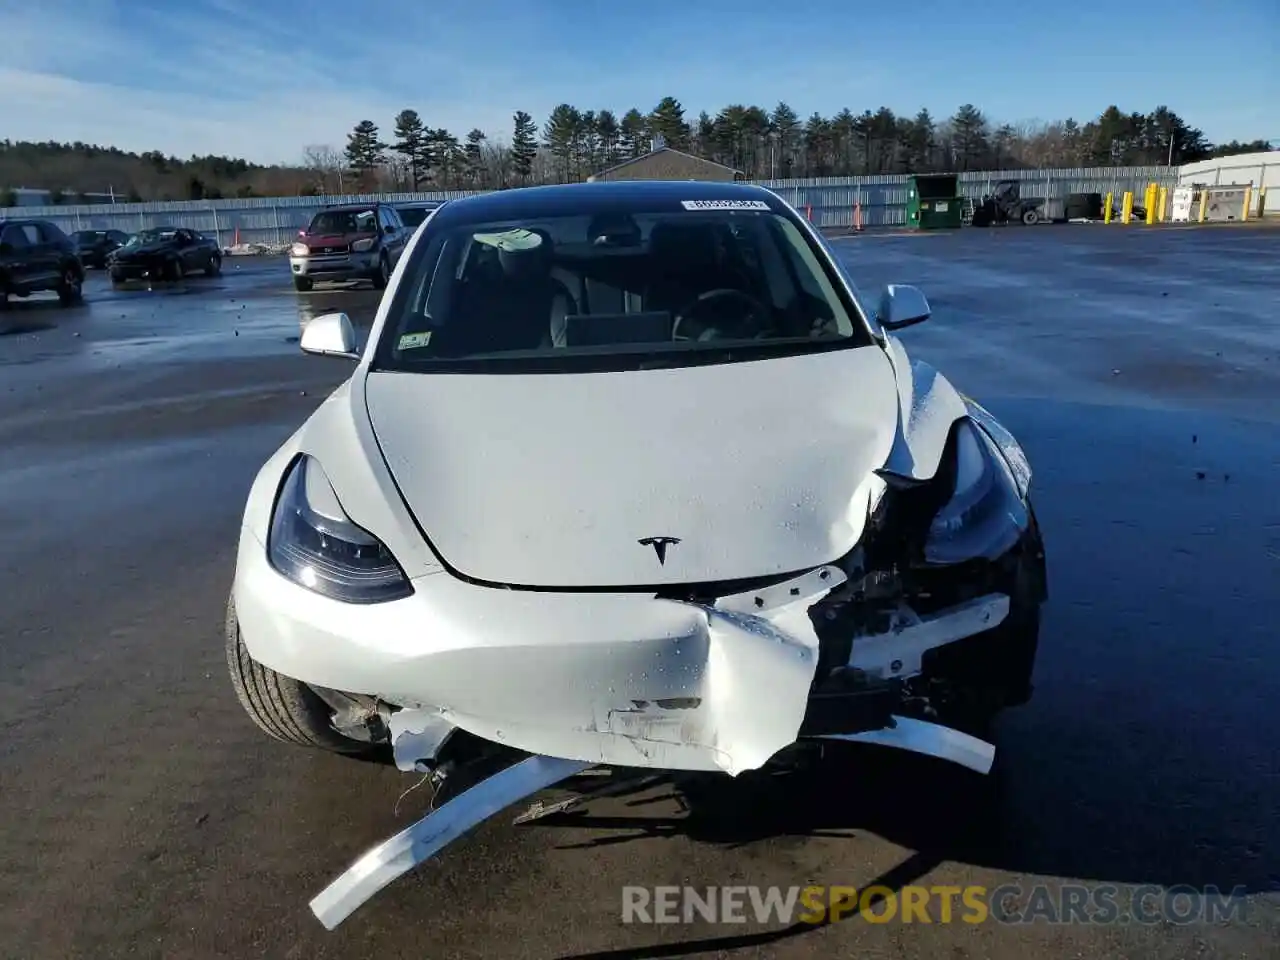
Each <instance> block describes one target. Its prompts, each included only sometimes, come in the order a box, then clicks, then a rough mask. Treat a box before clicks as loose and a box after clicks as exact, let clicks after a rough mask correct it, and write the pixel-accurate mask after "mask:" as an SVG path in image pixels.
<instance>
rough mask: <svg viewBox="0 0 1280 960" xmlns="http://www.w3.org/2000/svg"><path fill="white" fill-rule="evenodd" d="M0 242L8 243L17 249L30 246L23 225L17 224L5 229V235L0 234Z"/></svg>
mask: <svg viewBox="0 0 1280 960" xmlns="http://www.w3.org/2000/svg"><path fill="white" fill-rule="evenodd" d="M0 242H3V243H7V244H9V246H11V247H13V248H15V249H21V248H23V247H26V246H28V244H27V235H26V234H25V233H24V232H23V230H22V227H21V225H19V224H16V223H15V224H12V225H10V226H8V227H5V229H4V233H0Z"/></svg>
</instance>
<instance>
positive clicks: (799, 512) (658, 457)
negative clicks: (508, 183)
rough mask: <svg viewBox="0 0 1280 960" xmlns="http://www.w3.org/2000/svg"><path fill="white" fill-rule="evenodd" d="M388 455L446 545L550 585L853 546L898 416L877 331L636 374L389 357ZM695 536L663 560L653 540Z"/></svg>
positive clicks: (487, 575) (496, 569) (479, 569)
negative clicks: (838, 341)
mask: <svg viewBox="0 0 1280 960" xmlns="http://www.w3.org/2000/svg"><path fill="white" fill-rule="evenodd" d="M365 397H366V403H367V406H368V410H369V416H370V420H371V424H372V426H373V429H374V432H375V434H376V436H377V440H378V444H379V446H380V448H381V450H382V453H383V456H384V457H385V459H386V462H387V466H388V468H389V470H390V472H391V474H392V476H393V477H394V478H395V481H396V484H397V486H398V487H399V488H400V490H401V492H402V493H403V495H404V498H405V500H406V501H407V503H408V506H409V509H410V510H411V512H412V513H413V514H414V516H415V518H416V520H417V521H418V523H419V525H420V526H421V527H422V528H423V530H424V531H425V533H426V535H427V537H428V538H429V539H430V541H431V543H432V544H433V546H434V547H435V549H436V550H437V551H438V553H439V554H440V556H441V558H442V560H443V561H444V562H445V563H447V564H448V565H450V566H451V567H452V568H453V569H454V570H456V571H458V572H459V573H461V574H462V575H464V576H468V577H471V578H474V579H477V580H483V581H488V582H493V583H503V584H514V585H522V586H540V587H550V588H556V587H618V586H638V585H644V586H649V585H653V586H657V585H661V584H675V583H692V582H700V581H711V580H732V579H741V578H751V577H759V576H768V575H771V574H777V573H787V572H793V571H800V570H803V569H807V568H810V567H813V566H816V565H818V564H822V563H827V562H830V561H832V560H835V559H837V558H839V557H840V556H842V555H843V554H844V553H846V552H848V550H850V549H852V548H853V547H854V546H855V545H856V543H857V541H858V539H859V538H860V537H861V535H862V530H863V525H864V523H865V521H866V514H867V506H868V499H869V497H870V495H871V491H872V490H873V489H874V488H875V486H876V484H877V483H878V479H877V478H876V477H875V475H874V474H873V473H872V471H873V470H875V469H877V468H879V467H881V466H883V465H884V464H885V462H886V459H887V458H888V456H889V453H890V450H891V449H892V448H893V446H894V440H895V437H896V435H897V433H898V428H899V396H898V387H897V384H896V382H895V375H894V368H893V364H892V363H891V362H890V360H889V358H888V357H887V356H886V355H885V353H884V352H883V351H882V350H881V349H879V348H878V347H874V346H869V347H863V348H855V349H847V350H837V351H831V352H825V353H817V354H809V355H802V356H795V357H784V358H775V359H770V360H763V361H755V362H750V363H733V364H723V365H713V366H694V367H687V368H677V369H660V370H648V371H628V372H619V373H594V374H562V375H509V374H498V375H492V374H484V375H477V374H416V373H390V372H373V373H371V374H369V375H368V378H367V380H366V382H365ZM649 537H672V538H677V539H678V540H679V541H680V542H679V543H678V544H672V545H671V546H670V547H669V548H668V549H667V551H666V557H665V561H666V562H665V564H663V563H659V561H658V557H657V553H656V551H655V549H654V548H653V547H652V546H647V545H642V544H640V543H639V541H640V540H643V539H646V538H649Z"/></svg>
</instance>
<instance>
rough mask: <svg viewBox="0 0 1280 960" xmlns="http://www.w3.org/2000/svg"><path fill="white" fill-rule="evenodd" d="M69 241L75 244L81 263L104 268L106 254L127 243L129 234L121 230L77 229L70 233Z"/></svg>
mask: <svg viewBox="0 0 1280 960" xmlns="http://www.w3.org/2000/svg"><path fill="white" fill-rule="evenodd" d="M71 241H72V242H73V243H74V244H75V245H76V252H77V253H78V254H79V255H80V262H81V263H83V264H84V265H85V266H86V267H97V268H99V269H105V268H106V266H107V254H109V253H111V251H112V250H115V249H116V248H117V247H123V246H124V245H125V244H126V243H128V242H129V235H128V234H127V233H125V232H124V231H123V230H77V231H76V232H75V233H73V234H72V235H71Z"/></svg>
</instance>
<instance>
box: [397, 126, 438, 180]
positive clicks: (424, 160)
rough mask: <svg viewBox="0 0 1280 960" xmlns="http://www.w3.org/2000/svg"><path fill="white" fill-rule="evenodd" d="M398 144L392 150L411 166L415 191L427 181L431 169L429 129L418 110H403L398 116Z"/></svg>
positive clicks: (411, 178) (411, 177) (410, 170)
mask: <svg viewBox="0 0 1280 960" xmlns="http://www.w3.org/2000/svg"><path fill="white" fill-rule="evenodd" d="M395 136H396V142H395V143H393V144H392V145H391V149H392V150H394V151H395V152H396V153H398V154H400V155H401V156H402V157H404V159H405V162H406V163H408V164H409V179H410V181H411V182H412V183H413V189H414V190H417V189H418V184H420V183H421V182H422V181H423V180H425V179H426V174H427V170H428V169H430V167H431V149H430V145H429V144H428V142H427V128H426V125H425V124H424V123H423V122H422V118H421V117H420V116H418V111H416V110H401V111H400V112H399V113H398V114H396V130H395Z"/></svg>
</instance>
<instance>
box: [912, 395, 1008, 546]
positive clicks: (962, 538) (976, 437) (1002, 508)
mask: <svg viewBox="0 0 1280 960" xmlns="http://www.w3.org/2000/svg"><path fill="white" fill-rule="evenodd" d="M953 455H954V457H955V461H954V476H955V482H954V487H953V489H952V493H951V498H950V499H949V500H948V501H947V502H946V503H945V504H943V506H942V508H941V509H939V510H938V512H937V514H935V516H934V518H933V522H932V523H931V524H930V525H929V533H928V537H927V538H926V540H925V549H924V556H925V560H926V561H927V562H928V563H935V564H951V563H963V562H964V561H966V560H974V559H978V558H985V559H988V560H993V559H995V558H996V557H999V556H1000V555H1002V554H1004V553H1006V552H1007V551H1008V550H1009V549H1010V548H1012V547H1013V545H1014V544H1016V543H1017V542H1018V538H1019V537H1020V536H1021V535H1022V532H1023V531H1024V530H1025V529H1026V528H1027V523H1028V519H1029V518H1028V514H1027V504H1026V502H1025V501H1024V500H1023V498H1022V495H1021V492H1020V490H1019V487H1018V483H1017V480H1016V478H1015V477H1014V475H1013V473H1012V472H1011V471H1010V469H1009V465H1008V463H1007V462H1006V461H1005V459H1004V456H1003V455H1002V454H1001V453H1000V450H999V448H998V447H996V445H995V444H994V443H993V442H992V440H991V438H990V437H989V436H988V435H987V433H986V432H985V431H984V430H983V429H982V428H981V427H979V426H978V425H977V424H976V423H974V422H973V421H972V420H970V419H968V418H965V419H963V420H960V421H959V422H958V423H957V424H956V428H955V435H954V447H953Z"/></svg>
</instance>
